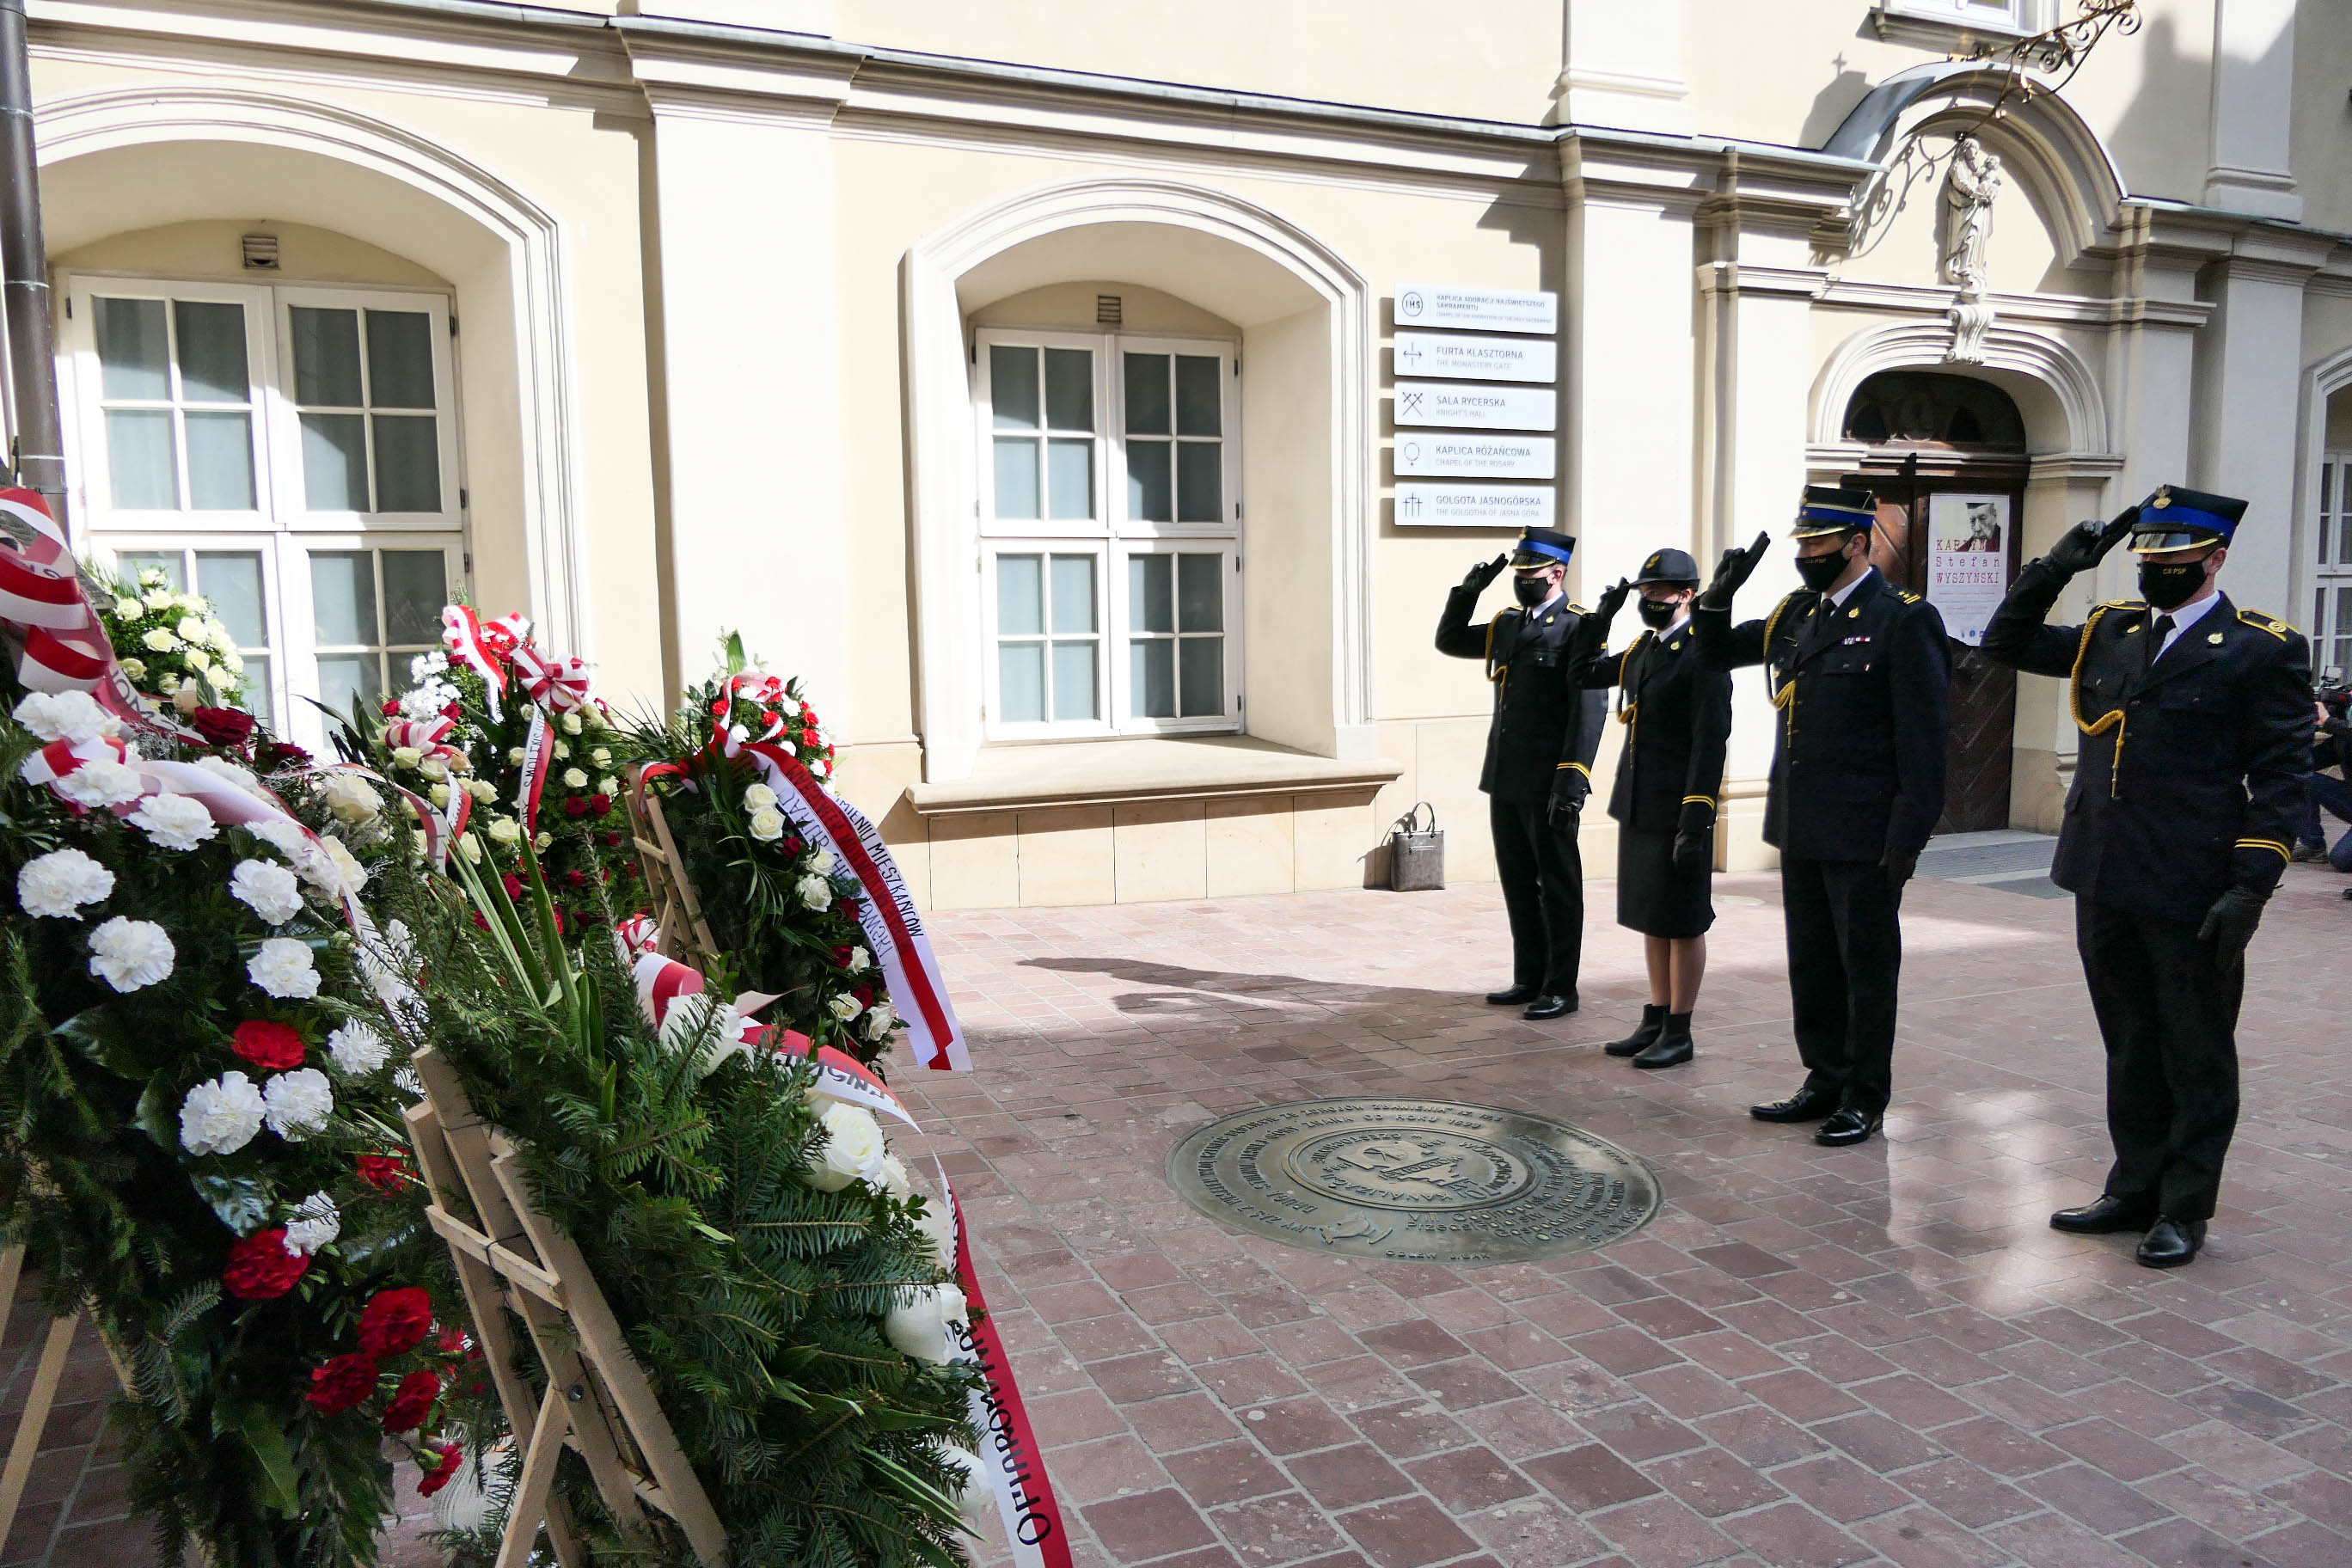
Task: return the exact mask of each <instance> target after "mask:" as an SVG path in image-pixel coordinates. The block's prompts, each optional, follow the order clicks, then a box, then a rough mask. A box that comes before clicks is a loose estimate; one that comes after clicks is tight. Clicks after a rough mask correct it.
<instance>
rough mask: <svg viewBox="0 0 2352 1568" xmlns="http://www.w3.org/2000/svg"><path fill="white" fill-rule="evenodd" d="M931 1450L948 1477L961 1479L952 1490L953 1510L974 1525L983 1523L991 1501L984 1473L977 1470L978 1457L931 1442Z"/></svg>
mask: <svg viewBox="0 0 2352 1568" xmlns="http://www.w3.org/2000/svg"><path fill="white" fill-rule="evenodd" d="M931 1448H932V1451H933V1452H934V1453H936V1454H938V1455H939V1458H940V1464H941V1465H944V1466H945V1467H946V1468H947V1469H948V1470H949V1472H950V1474H953V1475H957V1476H961V1478H962V1479H961V1483H960V1484H959V1486H958V1488H957V1489H956V1506H957V1507H958V1508H960V1509H961V1510H963V1516H964V1517H965V1518H966V1519H969V1520H971V1521H973V1522H974V1523H978V1522H979V1521H982V1520H983V1519H986V1518H987V1517H988V1510H989V1509H990V1508H991V1507H992V1505H993V1504H994V1502H995V1498H994V1495H993V1494H992V1493H991V1491H990V1490H989V1487H988V1472H987V1471H985V1470H983V1469H982V1468H981V1463H980V1456H979V1455H978V1454H975V1453H973V1452H972V1451H971V1449H969V1448H959V1447H956V1446H955V1445H954V1444H953V1443H941V1442H937V1441H934V1442H933V1443H932V1444H931Z"/></svg>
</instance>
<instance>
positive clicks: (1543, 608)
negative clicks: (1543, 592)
mask: <svg viewBox="0 0 2352 1568" xmlns="http://www.w3.org/2000/svg"><path fill="white" fill-rule="evenodd" d="M1567 597H1568V590H1567V589H1565V588H1555V589H1553V590H1552V595H1551V597H1550V598H1549V599H1546V600H1545V601H1544V602H1543V603H1542V604H1540V605H1537V606H1536V607H1535V608H1534V609H1532V610H1529V611H1528V619H1529V620H1531V621H1532V620H1538V619H1540V618H1541V617H1542V616H1545V615H1547V614H1549V612H1550V610H1551V607H1552V606H1553V605H1557V604H1559V602H1560V601H1561V600H1563V599H1565V598H1567Z"/></svg>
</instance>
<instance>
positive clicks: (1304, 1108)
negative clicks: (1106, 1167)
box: [1168, 1100, 1658, 1264]
mask: <svg viewBox="0 0 2352 1568" xmlns="http://www.w3.org/2000/svg"><path fill="white" fill-rule="evenodd" d="M1168 1179H1169V1181H1170V1183H1171V1184H1172V1185H1174V1187H1175V1188H1176V1190H1177V1191H1178V1192H1179V1193H1181V1194H1183V1196H1184V1200H1185V1201H1186V1202H1187V1203H1189V1204H1191V1205H1192V1206H1193V1207H1194V1208H1197V1209H1199V1210H1200V1211H1201V1212H1202V1213H1203V1214H1205V1215H1210V1216H1212V1217H1213V1218H1215V1219H1220V1220H1223V1221H1224V1222H1225V1223H1226V1224H1227V1225H1232V1226H1239V1227H1241V1228H1242V1229H1244V1230H1246V1231H1251V1232H1254V1233H1255V1234H1256V1235H1259V1236H1264V1237H1272V1238H1273V1239H1274V1240H1276V1241H1286V1242H1289V1243H1290V1244H1291V1245H1293V1246H1295V1247H1307V1248H1308V1249H1309V1250H1312V1251H1318V1252H1337V1253H1343V1254H1345V1255H1347V1256H1349V1257H1350V1258H1381V1259H1384V1260H1390V1261H1411V1262H1416V1263H1457V1264H1458V1263H1524V1262H1526V1261H1528V1259H1530V1258H1555V1257H1558V1256H1559V1255H1561V1254H1563V1253H1570V1252H1586V1251H1590V1250H1591V1249H1592V1248H1593V1247H1606V1246H1608V1245H1609V1244H1610V1243H1611V1242H1612V1241H1616V1240H1619V1239H1621V1238H1622V1237H1628V1236H1631V1235H1633V1232H1635V1231H1637V1230H1639V1229H1641V1228H1642V1226H1644V1225H1646V1224H1648V1223H1649V1219H1650V1216H1651V1215H1654V1214H1655V1213H1656V1212H1657V1208H1658V1182H1657V1178H1656V1177H1655V1176H1654V1175H1653V1174H1651V1172H1650V1168H1649V1167H1648V1166H1647V1165H1645V1164H1643V1163H1642V1162H1641V1160H1640V1159H1639V1158H1637V1157H1636V1156H1634V1155H1633V1154H1631V1153H1628V1152H1626V1151H1624V1150H1622V1149H1621V1148H1619V1147H1618V1146H1617V1145H1616V1144H1614V1143H1612V1142H1609V1141H1608V1140H1607V1139H1605V1138H1599V1137H1596V1136H1594V1135H1593V1134H1592V1133H1590V1132H1587V1131H1583V1130H1582V1129H1580V1128H1576V1127H1570V1126H1569V1125H1568V1124H1567V1123H1566V1122H1561V1121H1548V1120H1546V1119H1544V1118H1542V1117H1539V1116H1527V1115H1523V1114H1521V1113H1520V1112H1518V1111H1516V1110H1496V1109H1494V1108H1492V1107H1490V1106H1484V1105H1457V1104H1454V1103H1453V1102H1452V1101H1449V1100H1301V1101H1299V1102H1297V1103H1296V1104H1292V1105H1270V1106H1264V1107H1261V1108H1260V1109H1258V1110H1245V1111H1242V1112H1240V1113H1239V1114H1237V1115H1234V1116H1228V1117H1224V1118H1223V1119H1222V1120H1220V1121H1212V1122H1210V1123H1209V1124H1208V1125H1207V1126H1205V1127H1200V1128H1196V1129H1195V1130H1194V1131H1192V1134H1191V1135H1190V1136H1188V1137H1187V1138H1185V1139H1184V1140H1183V1142H1180V1143H1178V1144H1177V1145H1176V1148H1175V1150H1174V1151H1173V1152H1171V1154H1170V1155H1169V1156H1168Z"/></svg>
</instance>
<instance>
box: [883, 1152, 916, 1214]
mask: <svg viewBox="0 0 2352 1568" xmlns="http://www.w3.org/2000/svg"><path fill="white" fill-rule="evenodd" d="M882 1190H883V1191H884V1192H886V1193H887V1194H890V1195H891V1196H892V1197H894V1198H897V1199H898V1201H899V1202H900V1203H905V1202H906V1201H907V1200H908V1198H911V1197H913V1196H914V1195H915V1183H914V1179H913V1178H912V1177H910V1176H908V1174H907V1163H906V1162H905V1161H904V1160H901V1159H899V1158H898V1155H896V1154H885V1155H883V1156H882Z"/></svg>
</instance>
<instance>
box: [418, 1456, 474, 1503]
mask: <svg viewBox="0 0 2352 1568" xmlns="http://www.w3.org/2000/svg"><path fill="white" fill-rule="evenodd" d="M425 1452H426V1453H428V1454H436V1453H437V1454H438V1455H439V1456H440V1458H439V1459H438V1460H436V1462H435V1464H434V1466H433V1468H431V1469H429V1470H425V1476H424V1479H421V1480H419V1481H418V1482H417V1483H416V1495H417V1496H419V1497H431V1496H432V1495H433V1494H434V1493H435V1492H437V1491H439V1490H440V1489H442V1488H443V1487H446V1486H447V1485H448V1484H449V1483H450V1482H451V1481H453V1480H455V1479H457V1467H458V1466H459V1465H460V1464H462V1463H464V1462H465V1451H464V1450H463V1449H461V1448H459V1447H457V1444H455V1443H444V1444H442V1445H441V1446H440V1447H438V1448H427V1449H425ZM417 1468H419V1469H425V1467H424V1465H423V1464H421V1463H420V1464H419V1465H418V1466H417Z"/></svg>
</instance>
